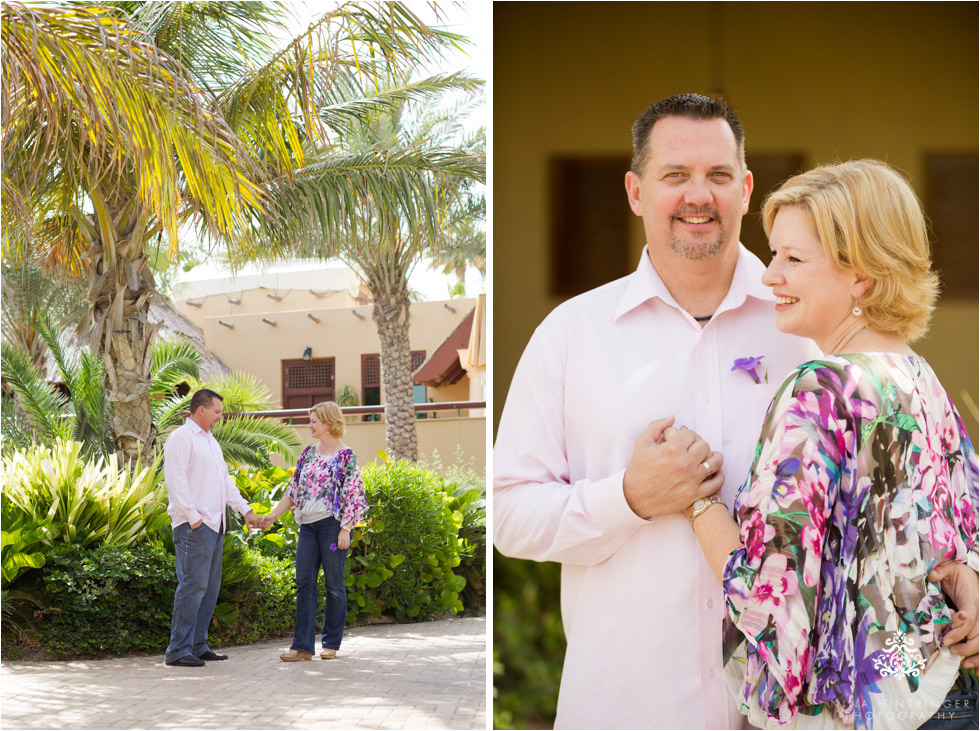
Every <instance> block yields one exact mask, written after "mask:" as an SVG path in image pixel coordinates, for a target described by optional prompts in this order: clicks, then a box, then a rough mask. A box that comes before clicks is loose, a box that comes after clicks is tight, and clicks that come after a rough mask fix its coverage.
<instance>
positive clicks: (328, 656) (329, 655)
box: [320, 647, 337, 660]
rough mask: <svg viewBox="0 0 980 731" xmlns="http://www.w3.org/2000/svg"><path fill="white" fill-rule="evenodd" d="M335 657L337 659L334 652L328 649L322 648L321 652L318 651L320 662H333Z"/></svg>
mask: <svg viewBox="0 0 980 731" xmlns="http://www.w3.org/2000/svg"><path fill="white" fill-rule="evenodd" d="M335 657H337V651H336V650H331V649H330V648H329V647H324V648H323V649H322V650H320V659H321V660H333V659H334V658H335Z"/></svg>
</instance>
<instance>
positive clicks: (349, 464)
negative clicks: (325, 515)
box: [337, 449, 368, 526]
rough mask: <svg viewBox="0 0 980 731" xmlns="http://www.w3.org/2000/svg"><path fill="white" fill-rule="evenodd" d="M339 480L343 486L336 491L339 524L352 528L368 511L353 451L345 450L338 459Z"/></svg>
mask: <svg viewBox="0 0 980 731" xmlns="http://www.w3.org/2000/svg"><path fill="white" fill-rule="evenodd" d="M337 461H338V463H339V466H340V479H342V480H343V486H342V488H341V489H340V490H338V491H337V495H338V498H339V501H340V512H341V517H340V524H341V525H350V526H353V525H354V524H356V523H359V522H361V520H362V519H363V517H364V514H365V513H366V512H367V511H368V504H367V497H366V496H365V494H364V482H363V481H362V480H361V471H360V469H358V466H357V457H356V456H355V455H354V452H353V450H350V449H347V450H345V451H344V452H343V453H342V454H341V455H339V457H338V460H337Z"/></svg>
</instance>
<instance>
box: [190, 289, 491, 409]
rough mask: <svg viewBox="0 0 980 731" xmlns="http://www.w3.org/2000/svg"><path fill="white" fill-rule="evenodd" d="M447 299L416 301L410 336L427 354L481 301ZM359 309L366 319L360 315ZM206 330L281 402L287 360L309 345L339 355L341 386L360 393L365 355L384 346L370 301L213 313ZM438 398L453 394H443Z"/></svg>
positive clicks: (225, 356)
mask: <svg viewBox="0 0 980 731" xmlns="http://www.w3.org/2000/svg"><path fill="white" fill-rule="evenodd" d="M270 302H271V300H270ZM444 304H445V303H443V302H415V303H413V304H412V305H411V321H410V335H409V338H410V342H411V347H412V350H425V351H426V355H427V356H428V355H431V354H432V352H433V351H434V350H435V349H436V348H438V347H439V345H440V344H441V343H442V342H443V341H444V340H445V339H446V337H448V336H449V334H450V333H451V332H452V331H453V329H454V328H455V327H456V326H457V325H458V324H459V323H460V321H462V320H463V318H464V317H466V315H467V314H468V313H469V311H470V310H471V309H472V308H473V306H474V304H475V300H473V299H458V300H453V301H452V302H451V303H450V304H451V306H452V307H453V308H454V309H455V312H451V311H450V310H449V309H447V308H446V307H444ZM354 311H356V312H358V313H359V314H360V315H362V317H363V319H361V318H358V317H356V316H354V314H353V312H354ZM308 313H313V314H314V315H316V316H317V317H318V318H320V322H319V323H316V322H314V321H313V320H311V319H309V318H308V317H307V314H308ZM263 317H267V318H268V319H271V320H274V321H275V322H276V325H275V326H272V325H268V324H266V323H264V322H262V318H263ZM219 319H220V320H224V321H225V322H227V323H229V324H232V325H234V329H233V330H231V329H228V328H226V327H224V326H223V325H219V324H218V320H219ZM203 330H204V340H205V342H206V343H207V346H208V347H209V348H211V350H213V351H214V352H215V354H216V355H218V357H219V358H221V359H222V360H223V361H224V362H225V363H227V364H228V367H229V368H231V369H232V370H235V371H245V372H247V373H251V374H253V375H255V376H257V377H258V378H259V379H261V380H262V382H263V383H265V385H266V386H268V388H269V390H270V391H271V392H272V398H273V400H274V401H275V402H276V403H281V399H282V361H283V360H290V359H294V358H301V357H302V356H303V351H304V350H305V349H306V348H307V346H309V347H310V348H312V349H313V357H314V358H327V357H333V358H335V359H336V361H335V365H336V371H335V373H336V380H335V388H337V389H340V388H341V387H343V386H345V385H350V386H353V387H354V388H355V389H357V391H358V394H361V355H362V354H365V353H377V352H378V350H379V346H378V331H377V327H376V326H375V324H374V320H372V319H371V306H370V305H365V306H361V307H356V308H351V307H343V308H339V309H338V308H335V309H313V308H310V309H302V310H293V311H285V312H275V313H272V314H260V313H256V314H247V315H224V316H221V317H217V316H212V317H207V318H205V320H204V324H203ZM463 380H464V381H465V380H466V379H463ZM462 388H463V389H467V388H468V386H467V385H464V386H463V387H462ZM430 390H431V389H430ZM454 393H455V392H454ZM464 393H468V391H464ZM432 396H433V397H435V394H432ZM464 398H465V397H464ZM383 400H384V395H383V394H382V402H383ZM438 400H450V399H444V398H441V397H440V398H438ZM452 400H456V399H455V398H453V399H452Z"/></svg>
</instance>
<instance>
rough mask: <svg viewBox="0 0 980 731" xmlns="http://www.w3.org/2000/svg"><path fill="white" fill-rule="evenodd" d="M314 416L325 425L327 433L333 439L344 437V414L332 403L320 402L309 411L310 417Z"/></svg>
mask: <svg viewBox="0 0 980 731" xmlns="http://www.w3.org/2000/svg"><path fill="white" fill-rule="evenodd" d="M314 414H316V418H318V419H319V420H320V421H321V422H323V423H324V424H326V425H327V431H329V432H330V434H332V435H333V436H334V437H336V438H337V439H340V438H341V437H342V436H344V427H346V426H347V424H346V423H345V422H344V412H342V411H341V410H340V407H339V406H337V404H335V403H334V402H333V401H321V402H320V403H318V404H317V405H316V406H314V407H313V408H312V409H310V416H313V415H314Z"/></svg>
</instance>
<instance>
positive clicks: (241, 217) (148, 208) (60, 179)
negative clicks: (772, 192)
mask: <svg viewBox="0 0 980 731" xmlns="http://www.w3.org/2000/svg"><path fill="white" fill-rule="evenodd" d="M284 18H285V11H284V6H283V4H281V3H262V2H195V3H153V2H148V3H142V2H112V3H104V4H103V5H101V6H97V7H81V6H76V5H72V6H69V7H43V8H41V7H27V6H25V5H22V4H17V3H5V4H4V5H3V8H2V12H0V34H2V61H3V70H2V73H3V82H4V83H3V90H2V94H0V107H2V121H3V176H2V180H0V185H2V192H3V210H2V213H3V219H4V220H3V232H4V234H5V236H4V239H5V248H9V249H14V250H15V251H17V252H18V253H19V254H21V255H23V256H27V255H28V254H30V253H32V254H34V255H40V256H41V257H42V258H43V259H44V260H45V261H46V263H47V264H48V265H49V266H51V267H55V268H58V269H59V270H60V271H62V272H70V273H74V274H76V275H79V276H83V277H84V279H85V281H86V282H87V287H88V294H87V299H88V304H89V313H88V317H87V318H86V322H85V325H86V328H87V330H88V333H89V344H90V347H91V349H92V352H93V353H95V354H97V355H98V357H99V359H100V360H101V361H102V362H103V363H104V364H105V367H106V372H105V390H106V394H107V399H108V401H109V404H110V405H111V407H112V408H111V414H112V416H111V428H112V433H113V439H114V444H115V448H116V450H117V451H118V452H119V453H120V454H121V455H123V456H125V457H127V458H130V459H132V458H136V457H143V458H145V459H148V458H149V456H150V455H151V453H152V449H153V444H154V441H155V438H156V428H155V426H154V424H153V418H152V414H151V410H150V399H149V384H150V380H151V376H150V369H151V364H152V352H153V342H154V340H155V337H156V332H157V325H155V324H153V323H150V321H149V318H148V312H149V305H150V300H151V299H152V298H154V297H155V296H156V295H155V293H156V287H155V283H154V280H153V276H152V274H151V271H150V267H149V266H148V265H147V247H148V244H149V243H150V242H152V241H154V240H155V239H158V238H159V237H164V238H165V240H166V241H167V242H168V246H169V250H170V252H171V254H174V253H175V252H176V251H177V249H178V247H179V232H180V230H181V228H182V227H186V226H193V227H195V228H196V229H197V232H198V235H199V236H201V237H203V238H206V239H208V240H210V241H212V242H221V243H224V244H226V245H227V246H229V248H231V249H241V250H248V249H250V248H252V247H258V248H266V247H273V248H275V247H277V246H278V247H281V246H283V245H284V242H283V241H281V240H279V239H278V238H277V237H278V236H281V235H282V234H283V233H284V232H287V231H288V230H289V228H290V227H289V226H288V225H284V224H283V221H284V220H285V219H287V218H288V217H289V213H290V209H289V208H288V207H287V206H285V205H284V204H286V203H288V201H286V200H283V198H282V196H281V194H280V193H281V191H282V190H283V189H284V187H285V186H288V185H291V184H292V183H293V182H294V180H295V178H296V176H297V174H298V171H300V170H303V169H304V166H306V165H307V162H308V161H307V154H308V150H309V149H310V148H311V145H314V144H319V146H320V148H321V149H323V150H327V149H328V148H327V146H326V145H325V144H324V141H325V140H327V139H328V137H329V134H330V131H331V129H332V128H333V126H334V125H337V124H340V123H343V122H344V121H345V120H347V119H358V118H363V117H364V116H365V115H367V114H369V113H370V112H372V111H373V110H375V109H378V108H384V107H385V106H388V105H390V104H391V103H393V101H397V100H400V99H404V98H414V97H416V96H419V95H424V94H425V93H428V91H427V90H426V89H424V88H423V89H422V90H421V91H418V90H416V89H413V88H411V87H407V88H404V89H401V90H392V91H390V92H388V93H381V94H376V95H373V96H371V97H370V98H355V97H353V96H352V95H350V94H349V93H345V92H349V91H350V90H351V89H355V88H358V87H359V85H360V82H359V78H379V77H385V76H387V74H388V73H389V72H390V69H391V68H401V69H404V68H409V67H411V66H412V65H413V64H414V63H415V62H417V61H418V59H419V58H421V57H424V56H431V55H432V54H433V53H435V52H437V51H439V49H441V48H442V47H444V46H446V45H447V44H456V43H458V42H459V40H460V39H459V38H458V37H457V36H455V35H453V34H449V33H445V32H439V31H434V30H432V29H430V28H428V27H427V26H426V25H425V24H424V23H422V22H421V21H420V20H419V19H418V18H417V17H416V16H415V15H414V14H412V13H411V12H410V11H409V10H408V9H407V8H406V7H405V6H404V5H403V4H401V3H396V2H392V3H380V2H379V3H375V4H371V5H361V4H354V3H348V4H343V5H341V6H340V7H338V8H337V9H335V10H333V11H331V12H329V13H327V14H325V15H324V16H323V17H322V18H320V19H319V20H318V21H316V22H315V23H313V24H312V25H311V26H310V27H309V28H308V29H307V31H306V32H305V33H303V34H302V35H301V36H299V37H298V38H297V39H295V40H294V41H293V42H292V43H290V44H289V45H288V46H287V47H286V48H285V49H283V50H281V51H279V52H277V53H273V49H272V47H271V39H272V38H274V37H275V33H274V31H275V30H276V29H277V28H281V27H283V25H284V23H283V20H284ZM339 98H342V99H343V100H344V101H343V103H342V104H339V105H338V104H333V103H332V100H334V99H339ZM318 162H319V163H321V164H323V163H329V155H326V156H321V157H320V158H318ZM427 173H428V168H427V167H425V166H423V167H422V168H421V169H420V170H418V171H416V172H414V173H412V172H406V173H405V174H403V175H401V176H400V177H399V181H400V182H401V183H405V181H408V184H409V185H410V184H411V181H412V179H413V175H414V176H415V177H419V176H424V175H426V174H427ZM389 175H390V170H389V167H388V161H386V160H384V159H381V158H379V157H368V158H365V159H364V160H362V161H361V164H360V165H357V166H355V167H349V166H348V167H345V168H343V169H340V168H338V169H335V170H334V174H333V175H332V181H333V184H334V186H335V187H334V188H331V189H330V191H329V192H327V193H322V195H323V198H322V205H323V207H324V208H326V209H329V210H328V213H327V214H326V215H325V216H324V219H323V220H324V222H325V223H326V224H327V225H330V226H333V227H335V228H337V227H339V224H340V221H341V220H343V219H344V218H345V217H346V218H350V217H351V216H352V215H353V213H352V212H351V211H350V210H347V209H351V208H352V206H353V205H354V204H355V203H356V202H357V201H360V200H362V199H363V198H364V197H365V196H366V195H371V194H373V195H375V196H376V197H375V198H374V199H373V200H374V201H375V202H377V203H378V204H379V205H380V206H382V207H384V208H389V209H391V210H394V209H397V208H400V207H403V206H404V205H405V204H406V202H407V200H408V199H411V196H410V195H408V196H407V198H406V195H407V194H406V192H405V191H397V192H396V191H394V190H393V188H392V187H391V186H390V185H388V184H387V178H388V177H389ZM382 181H384V183H385V184H382ZM378 194H381V195H385V196H387V198H378V197H377V195H378ZM425 216H431V211H422V212H421V214H420V217H422V218H424V217H425ZM382 223H384V221H382ZM429 225H430V226H431V224H429Z"/></svg>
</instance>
